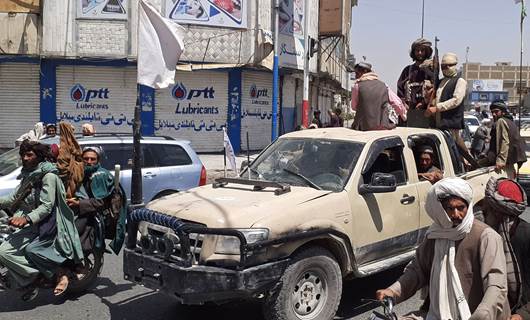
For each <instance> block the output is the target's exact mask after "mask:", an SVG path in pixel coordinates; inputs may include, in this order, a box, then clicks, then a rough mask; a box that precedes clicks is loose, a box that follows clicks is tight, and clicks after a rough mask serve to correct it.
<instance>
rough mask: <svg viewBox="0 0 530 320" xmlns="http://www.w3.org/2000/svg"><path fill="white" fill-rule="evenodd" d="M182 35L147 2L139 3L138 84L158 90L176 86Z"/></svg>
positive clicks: (181, 30) (180, 28)
mask: <svg viewBox="0 0 530 320" xmlns="http://www.w3.org/2000/svg"><path fill="white" fill-rule="evenodd" d="M184 32H185V30H184V28H182V27H181V26H179V25H178V24H177V23H175V22H174V21H171V20H169V19H166V18H164V17H162V16H161V15H160V14H159V13H158V11H156V9H155V8H153V6H152V5H150V4H149V3H147V2H146V1H144V0H140V2H138V83H139V84H143V85H145V86H149V87H151V88H155V89H161V88H167V87H168V86H169V85H171V84H174V83H175V70H176V66H177V62H178V61H179V58H180V55H181V53H182V51H183V50H184V42H183V41H182V38H183V36H182V35H183V34H184Z"/></svg>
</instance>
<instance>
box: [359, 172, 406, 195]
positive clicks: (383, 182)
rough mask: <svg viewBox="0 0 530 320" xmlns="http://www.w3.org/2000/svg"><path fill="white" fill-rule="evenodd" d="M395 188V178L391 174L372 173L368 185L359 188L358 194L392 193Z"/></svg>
mask: <svg viewBox="0 0 530 320" xmlns="http://www.w3.org/2000/svg"><path fill="white" fill-rule="evenodd" d="M396 186H397V182H396V176H394V175H393V174H389V173H382V172H374V173H373V174H372V181H370V183H368V184H366V183H364V184H361V185H360V186H359V194H367V193H385V192H393V191H396Z"/></svg>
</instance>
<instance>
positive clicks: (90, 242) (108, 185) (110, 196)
mask: <svg viewBox="0 0 530 320" xmlns="http://www.w3.org/2000/svg"><path fill="white" fill-rule="evenodd" d="M101 153H102V151H101V149H100V148H99V147H85V148H84V149H83V154H82V156H83V163H84V165H85V170H84V178H83V182H82V184H81V186H80V187H79V188H78V190H77V191H76V194H75V195H76V197H75V198H70V199H66V202H67V203H68V205H69V206H70V208H72V210H74V212H75V213H76V226H77V229H78V231H79V236H80V238H81V244H82V246H83V250H84V251H89V250H93V246H94V244H95V243H97V242H99V243H101V244H103V241H104V239H103V237H106V238H109V239H113V241H111V243H110V247H111V249H112V250H113V251H114V252H115V253H116V254H118V253H119V251H120V249H121V246H122V244H123V241H124V238H125V216H126V213H127V209H126V200H125V197H124V195H125V192H124V191H123V189H121V187H120V190H116V186H117V183H116V182H115V181H114V177H113V176H112V174H111V173H110V172H109V171H108V170H106V169H105V168H103V167H101V165H100V163H99V162H100V158H101ZM97 214H101V217H100V221H102V222H103V226H102V228H101V229H102V233H103V234H102V235H99V236H98V235H97V234H96V233H97V231H98V230H97V229H98V228H94V226H95V225H94V223H92V222H93V221H94V219H95V217H96V215H97ZM101 229H100V230H101ZM95 237H96V238H99V239H98V240H99V241H94V238H95ZM77 271H78V276H79V277H82V276H83V273H84V272H86V271H87V270H83V268H81V269H79V268H78V270H77Z"/></svg>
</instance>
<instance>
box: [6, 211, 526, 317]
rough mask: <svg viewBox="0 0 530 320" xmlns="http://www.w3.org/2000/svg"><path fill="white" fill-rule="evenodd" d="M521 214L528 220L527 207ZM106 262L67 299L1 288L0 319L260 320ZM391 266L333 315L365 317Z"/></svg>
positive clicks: (413, 302) (348, 295)
mask: <svg viewBox="0 0 530 320" xmlns="http://www.w3.org/2000/svg"><path fill="white" fill-rule="evenodd" d="M524 217H525V218H526V219H527V220H528V218H529V217H530V211H529V210H527V211H526V212H525V214H524ZM105 259H106V260H105V264H104V267H103V271H102V273H101V276H100V277H99V279H98V281H97V283H96V285H95V287H94V288H93V289H91V290H90V291H89V292H87V293H85V294H83V295H80V296H76V297H67V298H55V297H53V295H52V292H51V289H49V290H42V291H41V293H40V294H39V296H38V297H37V298H36V299H35V300H33V301H32V302H29V303H25V302H22V301H21V300H20V299H19V297H18V296H17V295H15V294H14V293H13V292H6V291H0V319H6V320H7V319H9V320H32V319H52V320H55V319H57V320H62V319H64V320H74V319H90V320H92V319H93V320H96V319H97V320H100V319H113V320H118V319H119V320H121V319H123V320H125V319H127V320H146V319H149V320H175V319H178V320H198V319H233V320H243V319H245V320H246V319H256V320H261V319H263V318H262V317H261V307H260V305H259V304H258V303H233V304H229V305H224V306H193V307H189V306H182V305H179V304H178V303H177V302H176V301H175V300H174V299H173V298H170V297H167V296H165V295H163V294H159V293H157V292H154V291H152V290H149V289H146V288H144V287H141V286H138V285H135V284H133V283H130V282H128V281H125V280H124V279H123V274H122V257H121V255H120V256H114V255H106V256H105ZM401 270H402V269H401V268H394V269H391V270H388V271H386V272H383V273H380V274H378V275H375V276H372V277H367V278H363V279H356V280H352V281H348V282H345V283H344V289H343V295H342V301H341V304H340V307H339V310H338V313H337V317H336V319H359V320H360V319H368V318H369V315H370V312H371V311H370V310H371V309H372V308H373V307H374V306H373V305H370V304H368V305H367V304H366V303H364V302H362V301H361V299H363V298H372V297H374V294H375V291H376V290H377V289H379V288H385V287H386V286H388V285H389V284H391V283H392V282H393V281H394V280H395V279H397V277H399V275H400V273H401ZM420 304H421V301H420V300H419V298H418V294H417V295H416V296H415V297H413V298H411V299H409V300H408V301H406V302H404V303H402V304H400V305H398V306H397V309H396V310H397V312H398V314H405V313H407V312H410V311H413V310H416V309H417V308H418V307H419V306H420Z"/></svg>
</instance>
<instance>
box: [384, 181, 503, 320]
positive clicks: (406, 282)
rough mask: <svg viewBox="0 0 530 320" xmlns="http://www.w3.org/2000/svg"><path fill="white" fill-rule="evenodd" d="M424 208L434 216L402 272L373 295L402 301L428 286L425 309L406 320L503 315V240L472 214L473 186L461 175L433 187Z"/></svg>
mask: <svg viewBox="0 0 530 320" xmlns="http://www.w3.org/2000/svg"><path fill="white" fill-rule="evenodd" d="M425 210H426V211H427V214H428V215H429V217H430V218H431V219H432V220H433V223H432V225H431V226H430V227H429V229H428V230H427V235H426V237H425V239H424V240H423V242H422V243H421V244H420V246H419V247H418V249H417V250H416V256H415V258H414V259H413V260H412V261H411V263H409V265H408V266H407V267H406V268H405V271H404V273H403V275H402V276H401V277H400V278H399V279H398V281H396V282H395V283H394V284H392V285H391V286H390V287H388V288H386V289H382V290H378V291H377V293H376V296H377V298H378V299H383V297H385V296H389V297H393V298H395V299H397V302H401V301H404V300H407V299H408V298H410V297H412V296H413V295H414V294H415V293H416V291H418V290H419V289H421V288H423V287H428V293H429V295H428V298H429V300H428V301H429V303H428V310H424V311H419V312H415V313H412V314H410V315H408V316H406V317H405V319H428V320H430V319H441V320H449V319H453V320H454V319H461V320H468V319H475V320H478V319H481V320H483V319H498V320H501V319H503V320H504V319H507V318H509V315H510V307H509V305H508V300H507V280H506V260H505V256H504V250H503V244H502V239H501V237H500V236H499V234H497V233H496V232H495V231H494V230H493V229H491V228H489V227H488V226H487V225H486V224H484V223H482V222H480V221H478V220H476V219H474V215H473V190H472V189H471V186H470V185H469V183H467V182H466V181H465V180H462V179H460V178H446V179H443V180H440V181H439V182H437V183H436V184H434V185H433V186H432V188H431V189H430V190H429V193H428V194H427V200H426V203H425Z"/></svg>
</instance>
